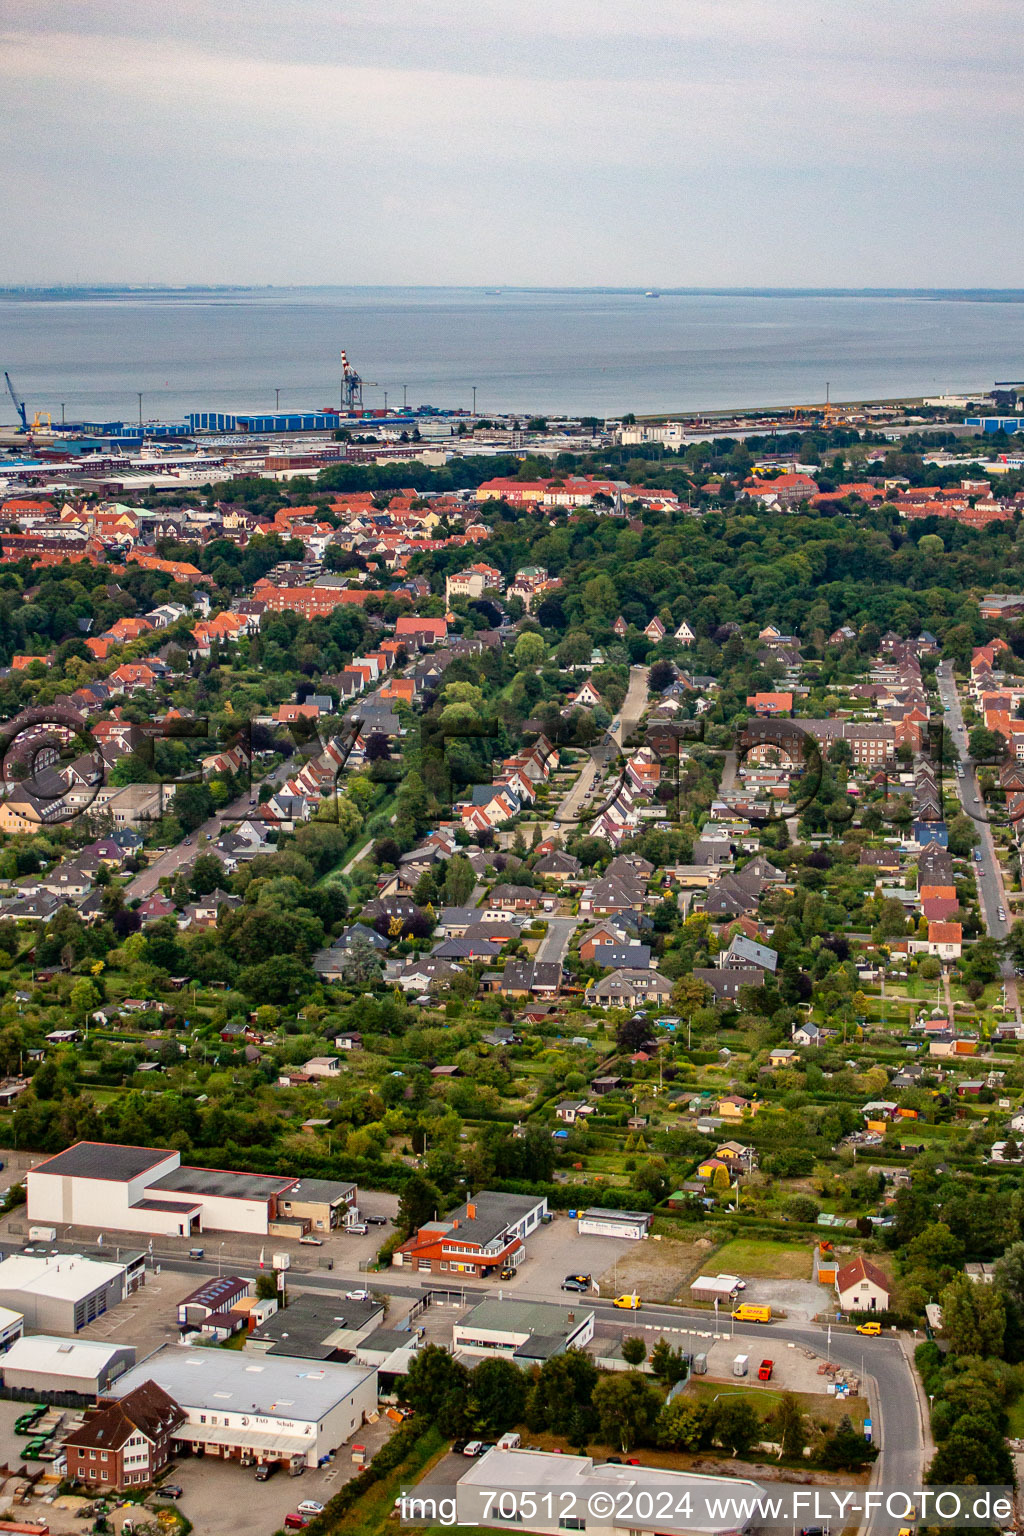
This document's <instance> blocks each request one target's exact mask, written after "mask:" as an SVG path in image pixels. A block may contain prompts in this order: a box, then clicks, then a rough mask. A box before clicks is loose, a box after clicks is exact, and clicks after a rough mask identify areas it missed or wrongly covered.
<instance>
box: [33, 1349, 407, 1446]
mask: <svg viewBox="0 0 1024 1536" xmlns="http://www.w3.org/2000/svg"><path fill="white" fill-rule="evenodd" d="M30 1342H31V1341H30ZM147 1381H153V1382H155V1383H156V1385H157V1386H158V1387H162V1388H163V1390H164V1391H165V1392H166V1393H167V1395H168V1397H170V1398H172V1399H173V1401H174V1402H176V1403H177V1404H178V1406H179V1407H180V1408H181V1409H182V1411H183V1412H184V1415H185V1418H184V1420H183V1422H182V1423H181V1424H180V1425H179V1427H178V1428H177V1429H176V1430H175V1431H174V1435H173V1439H174V1442H175V1444H176V1445H178V1446H180V1447H181V1449H182V1450H186V1451H192V1452H193V1453H195V1454H199V1453H202V1454H204V1455H206V1456H220V1457H223V1458H225V1459H231V1458H235V1457H242V1456H246V1457H253V1458H254V1459H255V1460H256V1461H260V1462H263V1461H267V1462H283V1463H285V1464H289V1465H291V1464H301V1465H302V1466H306V1467H315V1466H318V1465H319V1463H320V1462H321V1461H322V1460H323V1458H324V1457H326V1456H328V1455H329V1454H330V1453H331V1452H332V1451H336V1450H337V1449H338V1448H339V1446H342V1445H344V1444H345V1443H346V1441H347V1440H349V1439H350V1438H351V1436H352V1435H353V1434H354V1433H355V1431H356V1430H357V1429H358V1428H359V1426H360V1425H361V1424H362V1423H363V1422H364V1420H365V1418H366V1417H367V1415H369V1414H371V1413H373V1412H375V1411H376V1408H377V1372H376V1370H375V1369H374V1368H373V1367H372V1366H351V1365H335V1364H333V1363H331V1362H329V1361H328V1362H323V1363H318V1364H317V1365H316V1366H314V1367H311V1366H310V1364H309V1362H308V1361H302V1360H294V1359H288V1358H286V1357H271V1356H269V1355H263V1356H261V1357H259V1358H258V1359H257V1358H254V1357H253V1356H252V1355H251V1354H249V1353H248V1352H247V1351H246V1352H240V1351H238V1350H230V1349H181V1348H180V1347H179V1346H177V1345H173V1344H170V1345H164V1347H163V1348H162V1349H159V1350H157V1352H156V1353H155V1354H153V1355H150V1356H149V1358H148V1359H147V1360H146V1361H145V1363H144V1364H142V1365H140V1366H138V1367H136V1369H135V1370H132V1371H129V1372H128V1373H127V1374H126V1375H124V1376H122V1377H121V1379H120V1380H119V1381H118V1382H117V1383H116V1386H115V1387H114V1389H113V1390H112V1392H111V1394H110V1395H111V1397H113V1398H115V1399H118V1400H120V1399H122V1398H124V1397H125V1396H127V1394H128V1393H130V1392H133V1391H134V1390H135V1388H136V1387H140V1386H142V1385H143V1384H144V1383H145V1382H147Z"/></svg>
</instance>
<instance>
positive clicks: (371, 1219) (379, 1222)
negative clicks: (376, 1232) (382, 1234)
mask: <svg viewBox="0 0 1024 1536" xmlns="http://www.w3.org/2000/svg"><path fill="white" fill-rule="evenodd" d="M363 1220H364V1221H365V1222H367V1223H368V1224H369V1225H370V1226H371V1227H386V1226H387V1224H388V1218H387V1217H386V1216H364V1217H363Z"/></svg>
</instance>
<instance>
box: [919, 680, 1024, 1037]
mask: <svg viewBox="0 0 1024 1536" xmlns="http://www.w3.org/2000/svg"><path fill="white" fill-rule="evenodd" d="M936 682H937V684H938V689H939V698H940V699H941V700H942V704H943V708H944V711H945V723H946V728H947V730H948V731H949V733H950V736H951V737H952V745H953V751H954V757H955V758H958V759H959V760H960V762H961V763H962V765H963V777H962V778H956V779H955V783H956V790H957V794H958V795H959V797H960V800H961V802H962V803H963V807H964V810H965V811H966V812H967V814H968V815H969V816H971V817H972V818H973V820H974V823H975V825H976V826H977V828H978V834H979V837H980V842H979V845H978V852H979V853H980V854H981V858H980V860H976V861H975V866H974V873H975V878H976V880H977V882H978V898H979V900H980V903H981V912H982V917H983V918H984V922H985V927H986V928H987V930H988V932H989V933H990V934H991V936H992V937H993V938H994V939H1004V938H1005V937H1006V935H1007V934H1008V933H1009V931H1010V922H1009V919H1008V917H1007V916H1006V915H1005V914H1007V913H1008V912H1009V907H1008V906H1007V902H1006V890H1005V888H1004V886H1003V877H1002V871H1001V869H1000V867H999V860H998V859H997V858H996V847H995V842H994V841H993V838H992V829H991V827H990V826H989V823H988V811H987V808H986V806H985V804H984V803H983V801H982V798H981V791H980V789H979V787H978V775H977V770H976V768H975V765H974V762H973V760H972V758H971V756H970V753H969V752H968V745H967V728H966V726H965V725H964V717H963V711H962V710H961V708H960V698H959V695H958V693H957V688H956V681H955V678H954V676H953V665H952V662H949V661H943V662H940V663H939V666H938V668H937V671H936ZM1000 912H1002V913H1003V914H1004V915H1003V916H1002V917H1000V915H999V914H1000ZM999 968H1000V971H1001V973H1002V977H1003V985H1004V986H1005V988H1006V1002H1007V1006H1008V1007H1010V1008H1012V1009H1013V1011H1014V1013H1015V1014H1016V1016H1017V1022H1018V1023H1020V1019H1021V1010H1020V999H1019V998H1018V996H1017V982H1016V977H1015V976H1014V974H1013V965H1012V964H1011V962H1010V961H1009V960H1004V961H1002V963H1001V964H1000V967H999Z"/></svg>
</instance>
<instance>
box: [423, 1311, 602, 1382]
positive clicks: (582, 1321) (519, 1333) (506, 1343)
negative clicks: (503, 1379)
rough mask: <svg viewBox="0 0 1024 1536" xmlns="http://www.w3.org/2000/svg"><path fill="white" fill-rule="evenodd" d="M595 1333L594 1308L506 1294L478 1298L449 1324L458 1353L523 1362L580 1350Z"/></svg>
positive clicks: (526, 1364) (546, 1358) (526, 1362)
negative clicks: (518, 1298)
mask: <svg viewBox="0 0 1024 1536" xmlns="http://www.w3.org/2000/svg"><path fill="white" fill-rule="evenodd" d="M593 1337H594V1309H593V1308H592V1307H585V1306H579V1307H559V1306H557V1305H555V1304H554V1303H553V1302H547V1301H512V1300H509V1299H507V1298H503V1299H502V1300H500V1301H497V1300H495V1301H481V1302H480V1303H479V1304H478V1305H477V1306H475V1307H474V1308H473V1310H472V1311H471V1312H470V1313H468V1315H467V1316H466V1317H464V1318H463V1319H462V1321H461V1322H458V1323H456V1324H455V1326H454V1327H453V1329H452V1344H453V1347H454V1349H455V1352H456V1354H464V1355H505V1356H506V1357H507V1358H508V1359H510V1360H514V1361H515V1363H516V1365H522V1366H524V1367H525V1366H529V1365H534V1364H538V1363H542V1362H543V1361H545V1360H550V1358H551V1356H552V1355H560V1354H563V1353H564V1352H565V1350H567V1349H582V1348H583V1346H584V1345H585V1344H589V1343H590V1340H591V1339H592V1338H593Z"/></svg>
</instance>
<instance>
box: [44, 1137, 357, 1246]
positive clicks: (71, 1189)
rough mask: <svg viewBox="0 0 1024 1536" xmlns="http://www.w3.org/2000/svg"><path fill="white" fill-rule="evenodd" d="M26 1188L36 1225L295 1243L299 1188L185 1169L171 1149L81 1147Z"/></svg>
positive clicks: (303, 1222)
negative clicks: (240, 1235) (248, 1236)
mask: <svg viewBox="0 0 1024 1536" xmlns="http://www.w3.org/2000/svg"><path fill="white" fill-rule="evenodd" d="M25 1182H26V1187H27V1191H28V1215H29V1220H30V1221H32V1222H49V1223H52V1224H53V1225H54V1226H78V1227H100V1228H104V1229H106V1230H108V1231H109V1230H114V1231H119V1232H149V1233H153V1234H159V1235H160V1236H165V1237H191V1236H192V1235H193V1234H194V1233H196V1232H248V1233H253V1234H255V1235H256V1236H258V1237H265V1236H268V1235H269V1236H274V1235H275V1232H279V1233H280V1235H282V1236H289V1235H293V1230H292V1229H293V1228H294V1226H295V1222H296V1217H295V1213H294V1212H291V1211H286V1210H285V1209H283V1206H284V1204H285V1201H286V1197H287V1196H288V1195H289V1194H290V1193H291V1192H292V1191H294V1190H295V1189H296V1186H297V1185H298V1184H299V1180H298V1179H296V1178H294V1177H290V1176H288V1175H277V1174H262V1173H232V1172H229V1171H227V1170H226V1169H221V1168H191V1167H188V1166H182V1162H181V1156H180V1154H179V1153H177V1152H169V1151H168V1150H167V1148H166V1147H126V1146H118V1145H107V1144H105V1143H103V1142H98V1141H79V1142H76V1143H75V1145H74V1146H73V1147H68V1149H67V1151H66V1152H58V1153H57V1155H56V1156H55V1157H48V1158H47V1159H46V1160H45V1161H44V1162H41V1163H39V1164H37V1166H36V1167H35V1168H31V1169H30V1170H29V1172H28V1176H27V1178H26V1181H25ZM310 1182H311V1181H309V1180H307V1181H306V1185H307V1187H308V1186H309V1184H310ZM316 1184H317V1203H318V1204H319V1205H322V1206H323V1207H324V1209H327V1208H328V1207H329V1205H330V1200H329V1198H328V1195H327V1194H325V1191H326V1190H327V1189H328V1184H327V1181H325V1180H317V1181H316ZM337 1188H338V1190H339V1191H340V1193H341V1195H342V1196H343V1197H344V1198H346V1199H349V1203H351V1202H352V1200H354V1198H355V1191H354V1186H352V1185H339V1186H337ZM346 1192H347V1193H346ZM350 1197H351V1198H350ZM302 1204H303V1205H304V1206H307V1205H308V1204H309V1201H308V1200H304V1201H303V1202H302ZM298 1221H299V1227H300V1229H302V1228H306V1227H309V1226H310V1225H319V1224H320V1223H319V1221H316V1222H314V1220H313V1218H312V1217H311V1216H309V1215H306V1216H303V1217H301V1218H299V1219H298ZM331 1224H332V1225H333V1221H331Z"/></svg>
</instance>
